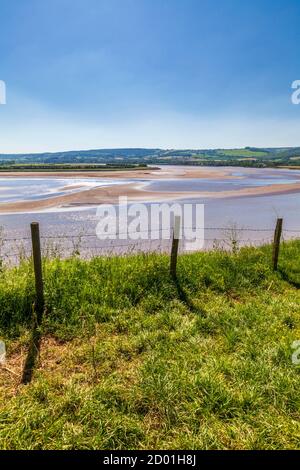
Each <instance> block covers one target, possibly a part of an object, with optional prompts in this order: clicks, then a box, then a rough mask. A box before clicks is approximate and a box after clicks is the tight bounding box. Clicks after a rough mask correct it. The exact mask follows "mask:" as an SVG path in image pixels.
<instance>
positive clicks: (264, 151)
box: [0, 147, 300, 169]
mask: <svg viewBox="0 0 300 470" xmlns="http://www.w3.org/2000/svg"><path fill="white" fill-rule="evenodd" d="M298 163H299V165H298ZM30 164H40V165H42V164H46V165H57V164H58V165H66V164H67V165H68V164H73V165H82V164H83V165H88V164H96V165H104V164H107V165H116V166H128V165H139V164H141V165H151V164H156V165H158V164H162V165H163V164H169V165H170V164H172V165H198V166H199V165H200V166H243V167H258V168H264V167H280V166H287V167H290V168H293V167H297V168H300V148H299V147H291V148H256V147H246V148H243V149H201V150H196V149H193V150H191V149H187V150H174V149H172V150H162V149H157V148H155V149H145V148H144V149H143V148H140V149H139V148H131V149H130V148H128V149H98V150H82V151H70V152H57V153H41V154H24V155H23V154H20V155H18V154H16V155H7V154H2V155H1V154H0V169H1V167H2V168H3V167H5V166H7V165H30Z"/></svg>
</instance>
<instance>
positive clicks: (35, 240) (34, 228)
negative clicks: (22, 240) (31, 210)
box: [30, 222, 44, 320]
mask: <svg viewBox="0 0 300 470" xmlns="http://www.w3.org/2000/svg"><path fill="white" fill-rule="evenodd" d="M30 227H31V241H32V258H33V266H34V276H35V290H36V302H35V311H36V313H37V318H38V320H40V319H41V317H42V314H43V311H44V284H43V272H42V256H41V243H40V228H39V224H38V223H37V222H32V224H30Z"/></svg>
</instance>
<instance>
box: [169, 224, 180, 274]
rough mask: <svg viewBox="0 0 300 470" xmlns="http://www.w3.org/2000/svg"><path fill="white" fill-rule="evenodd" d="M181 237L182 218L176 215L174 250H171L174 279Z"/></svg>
mask: <svg viewBox="0 0 300 470" xmlns="http://www.w3.org/2000/svg"><path fill="white" fill-rule="evenodd" d="M179 237H180V216H178V215H176V216H175V218H174V229H173V239H172V250H171V263H170V273H171V276H172V277H173V278H176V266H177V255H178V246H179Z"/></svg>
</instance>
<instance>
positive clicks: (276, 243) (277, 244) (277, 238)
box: [273, 219, 283, 271]
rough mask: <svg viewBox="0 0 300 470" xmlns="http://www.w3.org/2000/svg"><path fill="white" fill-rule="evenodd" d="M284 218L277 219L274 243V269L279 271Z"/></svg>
mask: <svg viewBox="0 0 300 470" xmlns="http://www.w3.org/2000/svg"><path fill="white" fill-rule="evenodd" d="M282 222H283V219H277V223H276V228H275V232H274V244H273V269H274V271H277V267H278V257H279V249H280V239H281V234H282Z"/></svg>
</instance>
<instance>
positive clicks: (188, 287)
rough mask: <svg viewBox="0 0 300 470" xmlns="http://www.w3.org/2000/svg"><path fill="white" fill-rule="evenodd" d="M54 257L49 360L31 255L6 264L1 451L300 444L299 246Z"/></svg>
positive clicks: (0, 290) (2, 272) (49, 264)
mask: <svg viewBox="0 0 300 470" xmlns="http://www.w3.org/2000/svg"><path fill="white" fill-rule="evenodd" d="M270 260H271V247H270V246H265V247H261V248H243V249H241V250H240V251H238V252H237V253H235V254H229V253H226V252H223V251H214V252H208V253H197V254H191V255H182V256H180V257H179V260H178V279H177V281H176V282H175V281H174V280H172V279H171V277H170V275H169V258H168V257H167V256H166V255H158V254H157V255H155V254H151V255H134V256H128V257H114V258H108V257H106V258H105V257H99V258H94V259H93V260H91V261H84V260H81V259H79V258H76V257H74V258H72V259H70V260H64V261H63V260H61V259H53V260H44V275H45V294H46V303H47V309H46V312H45V315H44V321H43V323H42V325H41V326H40V330H39V334H40V335H41V338H42V340H41V347H40V355H39V359H38V361H37V363H36V367H35V370H34V374H33V379H32V382H31V383H30V384H29V385H26V386H25V385H20V377H21V372H22V364H23V362H24V358H25V356H26V351H27V349H28V344H29V342H30V335H31V333H30V326H31V311H32V303H33V300H34V281H33V273H32V268H31V265H30V263H28V262H27V261H24V262H22V263H21V265H20V266H19V267H16V268H10V269H9V268H6V267H4V266H2V268H1V269H0V331H1V334H0V336H1V339H3V340H5V342H6V344H7V350H8V357H7V362H6V364H5V368H4V367H2V368H1V367H0V375H1V382H0V383H1V385H0V448H1V449H178V448H179V449H180V448H184V449H284V448H289V449H299V448H300V419H299V418H300V394H299V379H300V366H297V365H295V364H293V363H292V353H293V349H292V346H291V345H292V343H293V342H294V341H295V340H300V311H299V305H300V291H299V287H300V241H293V242H289V243H284V244H283V245H282V251H281V255H280V260H279V271H278V273H274V272H273V271H272V269H271V262H270Z"/></svg>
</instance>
